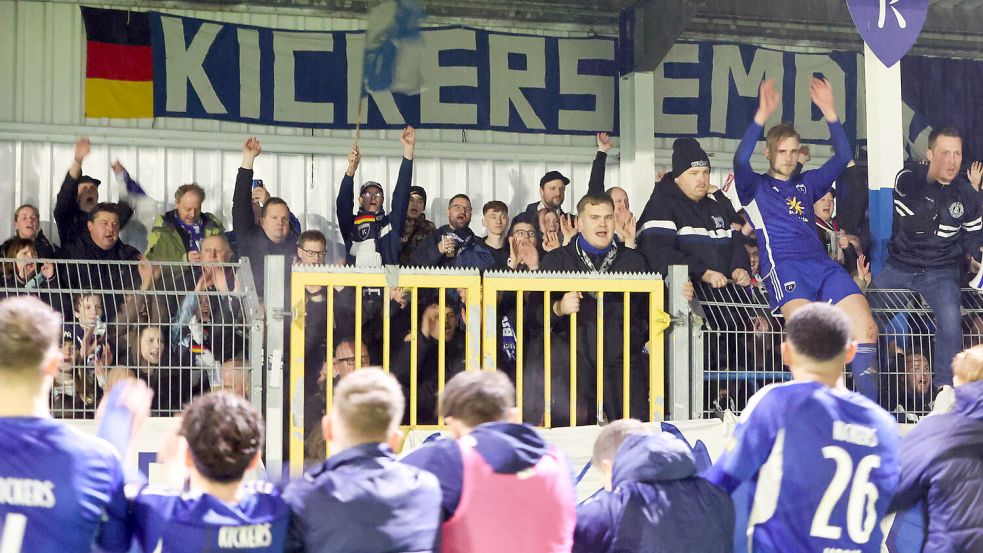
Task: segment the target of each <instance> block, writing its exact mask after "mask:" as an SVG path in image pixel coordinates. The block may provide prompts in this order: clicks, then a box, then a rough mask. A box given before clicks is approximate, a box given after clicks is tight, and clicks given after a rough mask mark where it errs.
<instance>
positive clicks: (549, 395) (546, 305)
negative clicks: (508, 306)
mask: <svg viewBox="0 0 983 553" xmlns="http://www.w3.org/2000/svg"><path fill="white" fill-rule="evenodd" d="M552 310H553V302H551V301H550V293H549V291H546V292H544V293H543V351H544V352H545V353H544V354H543V380H544V382H543V394H544V397H543V402H544V403H545V405H546V406H545V407H544V409H543V426H544V427H546V428H553V401H552V400H553V350H552V349H551V345H552V344H551V339H550V334H551V333H552V329H553V327H552V325H551V324H550V319H551V318H552V316H553V312H552Z"/></svg>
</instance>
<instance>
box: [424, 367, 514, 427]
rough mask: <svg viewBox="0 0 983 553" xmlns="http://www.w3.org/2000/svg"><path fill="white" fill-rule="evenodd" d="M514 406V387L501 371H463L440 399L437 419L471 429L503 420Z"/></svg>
mask: <svg viewBox="0 0 983 553" xmlns="http://www.w3.org/2000/svg"><path fill="white" fill-rule="evenodd" d="M513 407H515V386H513V385H512V381H510V380H509V377H507V376H505V373H503V372H501V371H465V372H461V373H458V374H456V375H454V377H453V378H451V379H450V380H448V381H447V385H446V386H444V392H443V394H441V396H440V416H441V417H444V418H447V417H453V418H454V419H456V420H458V421H460V422H461V423H463V424H464V425H466V426H468V427H471V428H474V427H475V426H478V425H480V424H484V423H486V422H499V421H505V420H506V419H508V417H509V412H510V411H511V410H512V408H513Z"/></svg>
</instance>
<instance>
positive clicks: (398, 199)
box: [389, 127, 416, 241]
mask: <svg viewBox="0 0 983 553" xmlns="http://www.w3.org/2000/svg"><path fill="white" fill-rule="evenodd" d="M399 141H400V143H401V144H402V145H403V161H402V163H400V164H399V175H398V176H397V177H396V188H395V189H393V199H392V203H390V210H389V214H390V215H389V221H390V224H391V225H392V229H393V230H392V233H393V235H394V236H395V237H396V240H397V241H398V240H399V238H400V237H402V236H403V227H405V226H406V211H407V210H408V209H409V205H410V186H412V184H413V153H414V150H415V149H416V130H414V129H413V127H406V128H405V129H403V134H402V136H400V137H399Z"/></svg>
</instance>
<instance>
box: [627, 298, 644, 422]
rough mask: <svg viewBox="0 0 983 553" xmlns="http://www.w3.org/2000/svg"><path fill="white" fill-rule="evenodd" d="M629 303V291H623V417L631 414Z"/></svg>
mask: <svg viewBox="0 0 983 553" xmlns="http://www.w3.org/2000/svg"><path fill="white" fill-rule="evenodd" d="M650 299H651V298H650ZM630 305H631V293H630V292H625V295H624V306H625V307H624V309H622V311H623V313H622V315H623V316H624V319H623V320H622V322H621V324H622V327H621V328H623V329H624V331H623V332H622V333H621V340H622V342H621V351H622V354H621V371H622V372H621V389H622V390H623V391H622V393H621V396H622V399H621V401H622V404H621V413H622V416H623V417H625V418H628V417H630V416H631V401H630V399H629V398H630V394H631V333H630V332H628V329H629V328H631V327H630V326H629V325H630V324H631V321H630V317H629V316H630V315H631V309H629V308H628V307H629V306H630Z"/></svg>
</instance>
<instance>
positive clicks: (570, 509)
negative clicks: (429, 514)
mask: <svg viewBox="0 0 983 553" xmlns="http://www.w3.org/2000/svg"><path fill="white" fill-rule="evenodd" d="M463 439H467V440H469V442H470V443H471V444H473V445H472V448H473V450H474V451H475V452H477V454H478V455H479V456H480V457H481V458H482V459H483V461H484V462H485V463H487V465H489V466H490V467H491V468H492V470H493V471H494V472H495V473H496V474H500V475H502V474H508V475H515V474H518V473H520V472H523V471H527V470H528V469H530V468H533V467H536V466H537V465H538V464H539V463H540V462H541V461H543V460H544V458H545V457H547V455H553V456H556V454H554V453H552V452H551V451H550V449H551V448H550V447H549V446H548V445H547V444H546V442H545V441H544V440H543V438H542V437H541V436H540V435H539V434H538V433H537V432H536V431H535V430H534V429H533V428H532V427H530V426H526V425H522V424H511V423H506V422H489V423H485V424H482V425H479V426H478V427H476V428H475V429H474V430H473V431H472V432H471V433H470V434H468V435H467V436H465V437H464V438H462V440H463ZM558 458H559V459H560V460H562V466H563V467H567V468H566V469H565V470H562V471H560V472H559V473H556V474H559V475H560V477H559V478H558V481H555V482H552V485H553V489H554V491H555V492H557V493H556V495H554V496H553V497H551V498H548V499H550V500H552V503H553V505H552V506H551V508H550V512H549V513H538V512H531V511H534V510H535V509H533V508H531V507H530V505H529V503H525V505H526V508H525V509H516V510H515V511H514V512H515V516H514V517H513V519H512V520H498V521H494V522H489V524H492V528H495V529H506V530H507V532H500V536H501V539H502V542H501V543H498V544H490V543H483V546H485V547H486V549H485V550H495V551H530V550H535V551H539V549H529V548H528V547H523V544H521V543H516V540H517V539H519V538H518V536H525V535H530V534H532V535H542V533H554V534H559V535H564V536H567V540H566V541H567V543H568V545H567V547H568V548H569V540H570V536H572V533H573V517H574V491H573V480H572V475H571V474H570V471H569V468H568V465H567V463H566V459H565V457H563V456H562V454H559V457H558ZM402 462H403V463H406V464H409V465H413V466H415V467H419V468H421V469H423V470H426V471H429V472H431V473H433V474H434V475H436V476H437V479H438V480H439V481H440V490H441V492H442V495H443V499H442V500H441V515H442V518H443V520H444V525H445V527H446V525H447V524H448V523H449V522H450V521H452V520H453V519H455V517H460V516H461V513H460V512H458V511H459V507H460V506H461V505H462V497H466V496H467V495H470V496H475V495H482V496H485V497H487V493H488V492H489V491H490V490H481V489H471V490H468V491H467V493H465V490H464V482H465V467H464V459H463V456H462V453H461V446H460V445H459V444H458V441H457V440H452V439H444V440H440V441H438V442H436V443H433V444H430V445H427V446H424V447H422V448H420V449H417V450H416V451H413V452H411V453H410V454H409V455H407V456H406V457H405V458H403V461H402ZM534 475H535V473H534V472H533V473H531V474H530V476H534ZM526 478H529V476H527V477H526ZM521 479H522V478H521V477H520V480H521ZM532 479H534V478H532ZM532 479H530V484H531V485H532V484H533V482H532V481H531V480H532ZM537 499H538V500H542V499H543V498H542V497H539V498H537ZM501 500H502V501H505V502H508V504H510V505H518V504H523V498H522V497H515V496H514V495H513V496H512V497H504V498H501ZM567 521H569V527H567V526H566V525H567ZM549 523H552V524H556V525H557V526H554V527H549V525H550V524H549ZM525 545H528V544H525Z"/></svg>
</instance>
